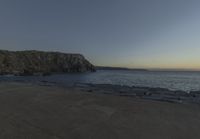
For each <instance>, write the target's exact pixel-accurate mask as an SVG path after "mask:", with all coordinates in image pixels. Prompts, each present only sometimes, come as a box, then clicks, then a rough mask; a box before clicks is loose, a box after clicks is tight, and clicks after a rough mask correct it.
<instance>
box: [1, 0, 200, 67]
mask: <svg viewBox="0 0 200 139" xmlns="http://www.w3.org/2000/svg"><path fill="white" fill-rule="evenodd" d="M0 49H7V50H30V49H31V50H33V49H34V50H46V51H61V52H70V53H82V54H84V56H85V57H86V58H88V59H89V60H90V61H91V62H92V63H93V64H95V65H105V66H123V67H130V68H184V69H200V0H0Z"/></svg>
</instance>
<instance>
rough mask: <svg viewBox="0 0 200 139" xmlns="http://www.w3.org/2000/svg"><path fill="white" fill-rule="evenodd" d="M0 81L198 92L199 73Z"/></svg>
mask: <svg viewBox="0 0 200 139" xmlns="http://www.w3.org/2000/svg"><path fill="white" fill-rule="evenodd" d="M0 81H1V82H2V81H19V82H21V81H22V82H40V81H42V82H55V83H58V84H61V85H73V84H75V83H92V84H114V85H126V86H140V87H160V88H167V89H170V90H182V91H187V92H189V91H197V90H200V72H187V71H131V70H97V72H93V73H72V74H55V75H51V76H44V77H43V76H25V77H22V76H8V75H6V76H0Z"/></svg>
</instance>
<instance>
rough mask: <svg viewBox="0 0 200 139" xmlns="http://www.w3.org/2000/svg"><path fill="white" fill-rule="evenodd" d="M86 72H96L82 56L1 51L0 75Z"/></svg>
mask: <svg viewBox="0 0 200 139" xmlns="http://www.w3.org/2000/svg"><path fill="white" fill-rule="evenodd" d="M86 71H95V67H94V66H93V65H92V64H91V63H90V62H89V61H87V60H86V59H85V58H84V57H83V56H82V55H81V54H65V53H59V52H42V51H16V52H14V51H4V50H0V74H15V75H34V74H43V75H47V74H50V73H55V72H60V73H62V72H63V73H64V72H86Z"/></svg>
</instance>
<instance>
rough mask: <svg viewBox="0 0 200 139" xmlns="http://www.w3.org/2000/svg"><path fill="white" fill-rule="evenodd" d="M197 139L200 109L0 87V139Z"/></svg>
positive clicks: (40, 88) (75, 92)
mask: <svg viewBox="0 0 200 139" xmlns="http://www.w3.org/2000/svg"><path fill="white" fill-rule="evenodd" d="M199 138H200V106H199V105H194V104H193V105H192V104H176V103H168V102H158V101H151V100H141V99H136V98H130V97H120V96H113V95H103V94H95V92H84V91H80V90H79V89H76V88H58V87H48V86H39V85H30V84H20V83H1V84H0V139H199Z"/></svg>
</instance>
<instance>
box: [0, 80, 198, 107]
mask: <svg viewBox="0 0 200 139" xmlns="http://www.w3.org/2000/svg"><path fill="white" fill-rule="evenodd" d="M0 83H4V82H0ZM7 83H19V84H20V83H21V84H24V83H25V84H26V83H27V84H32V85H39V86H52V87H58V88H60V87H61V88H65V89H72V88H73V89H76V90H79V91H84V92H89V93H94V94H107V95H115V96H126V97H131V98H139V99H147V100H154V101H161V102H162V101H163V102H170V103H186V104H187V103H188V104H190V103H191V104H198V105H199V104H200V91H190V92H185V91H180V90H176V91H173V90H169V89H166V88H159V87H157V88H153V87H137V86H132V87H130V86H125V85H112V84H91V83H75V84H67V85H66V84H59V83H57V82H49V81H45V80H44V81H37V82H26V81H7Z"/></svg>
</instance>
